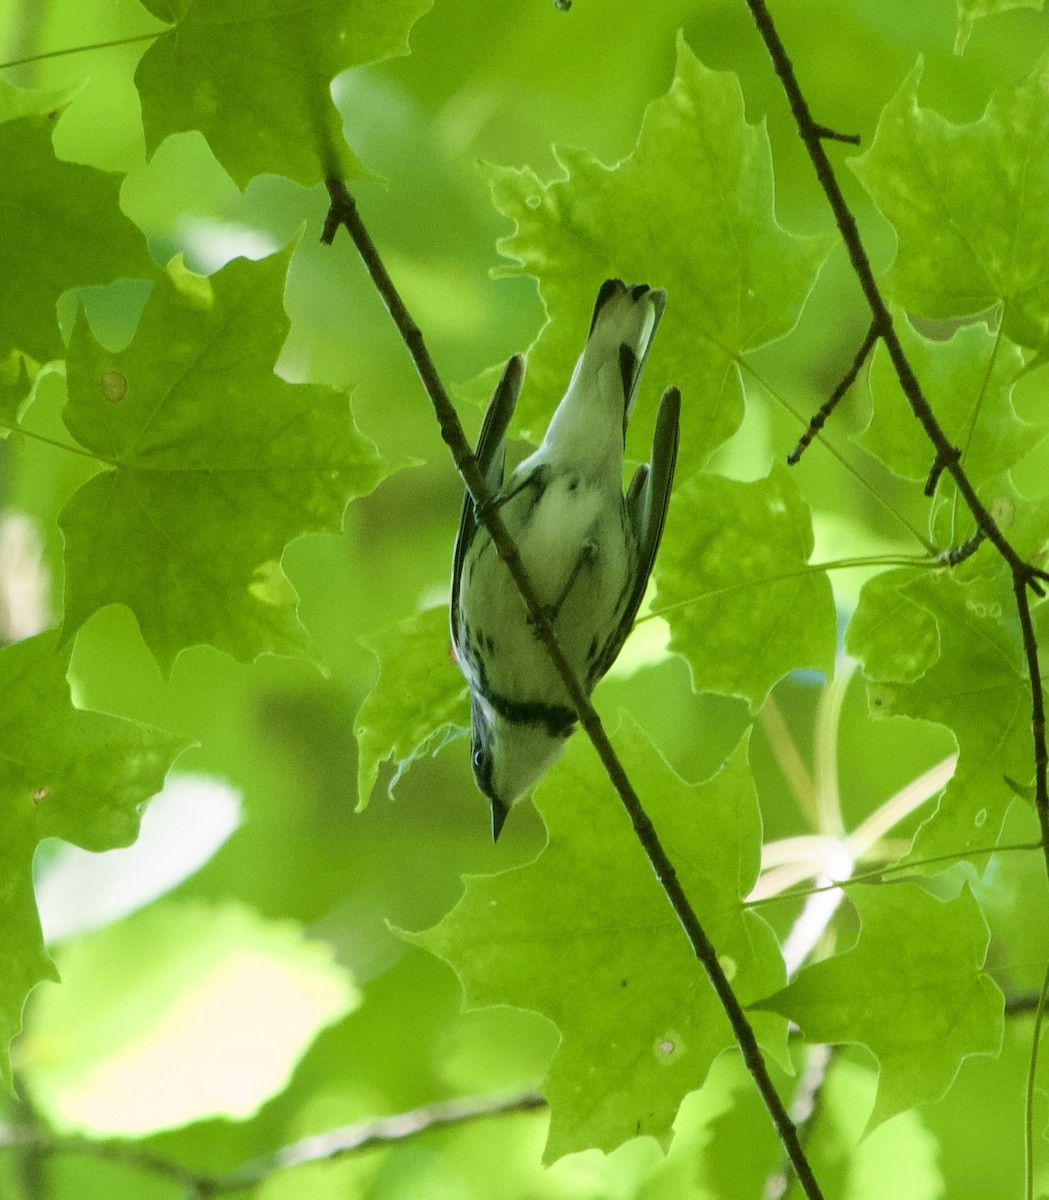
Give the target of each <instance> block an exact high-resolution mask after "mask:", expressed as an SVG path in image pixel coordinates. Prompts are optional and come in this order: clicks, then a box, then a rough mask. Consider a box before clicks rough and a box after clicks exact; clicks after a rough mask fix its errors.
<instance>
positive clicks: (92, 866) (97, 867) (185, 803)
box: [36, 775, 241, 945]
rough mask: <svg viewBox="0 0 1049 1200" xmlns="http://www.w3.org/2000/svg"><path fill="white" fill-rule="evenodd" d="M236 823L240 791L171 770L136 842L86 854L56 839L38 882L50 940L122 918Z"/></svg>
mask: <svg viewBox="0 0 1049 1200" xmlns="http://www.w3.org/2000/svg"><path fill="white" fill-rule="evenodd" d="M240 821H241V813H240V795H239V794H238V793H237V792H235V791H234V790H233V789H232V788H231V787H230V786H229V784H227V783H223V782H221V781H220V780H217V779H211V778H209V777H208V776H206V775H174V776H172V777H171V778H170V779H168V781H167V782H166V783H165V784H164V787H163V789H162V790H161V792H160V793H159V794H158V795H156V796H154V797H153V800H152V802H151V803H150V805H149V808H147V809H146V811H145V812H144V813H143V814H142V825H141V829H140V831H139V835H138V838H137V839H136V841H135V843H134V845H132V846H127V847H126V848H124V849H122V850H107V851H106V852H105V853H103V854H91V853H89V852H88V851H86V850H81V849H80V848H79V847H78V846H70V845H68V844H66V843H62V844H60V845H58V846H57V847H55V850H54V853H53V854H51V855H50V856H49V857H48V860H47V865H46V867H45V868H44V869H43V870H42V871H41V872H40V874H39V877H38V879H37V885H36V900H37V907H38V908H39V909H40V924H41V925H42V926H43V930H44V940H45V941H46V942H47V943H48V944H49V945H53V944H54V943H55V942H60V941H64V940H66V939H67V938H70V937H72V936H73V935H74V934H79V933H88V932H90V931H91V930H92V929H98V928H99V927H100V926H102V925H108V924H110V923H111V922H113V921H115V920H117V919H118V918H120V917H124V916H127V914H128V913H132V912H134V911H135V910H136V909H139V908H141V907H142V906H143V905H145V904H148V903H149V902H150V901H151V900H155V899H156V898H157V897H158V896H162V895H164V893H165V892H169V891H171V889H172V888H174V887H177V886H178V884H180V883H181V882H182V881H183V880H184V879H186V878H187V877H188V876H190V875H192V874H193V872H194V871H197V870H199V868H200V867H202V866H203V865H204V863H206V862H207V861H208V860H209V859H210V858H211V856H212V855H213V854H214V853H215V852H216V851H217V850H218V849H219V847H221V846H222V845H223V844H224V843H225V841H226V839H227V838H228V837H229V836H230V834H231V833H233V831H234V830H235V829H236V828H237V826H238V825H239V824H240Z"/></svg>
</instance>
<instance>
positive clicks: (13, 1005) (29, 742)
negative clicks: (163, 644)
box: [0, 632, 184, 1087]
mask: <svg viewBox="0 0 1049 1200" xmlns="http://www.w3.org/2000/svg"><path fill="white" fill-rule="evenodd" d="M55 642H56V638H55V635H54V633H53V632H49V633H44V634H41V635H40V636H39V637H35V638H30V639H29V640H28V641H24V642H18V643H17V644H15V645H13V646H5V647H3V648H2V649H0V696H3V700H4V702H3V705H2V706H0V832H2V836H0V879H3V887H2V889H0V961H2V962H3V963H4V964H5V968H4V970H3V972H0V1080H2V1081H3V1082H4V1083H6V1084H7V1086H8V1087H10V1085H11V1074H10V1068H9V1065H8V1057H7V1048H8V1045H9V1044H10V1041H11V1039H12V1037H13V1036H14V1035H15V1033H17V1032H18V1028H19V1025H20V1023H21V1015H22V1005H23V1003H24V1001H25V998H26V995H27V994H28V993H29V991H30V990H31V989H32V988H33V986H34V985H35V984H36V983H38V982H39V981H40V980H41V979H55V978H56V975H55V970H54V966H53V965H52V963H51V960H50V959H49V958H48V956H47V954H46V953H45V952H44V943H43V938H42V937H41V933H40V921H39V918H38V917H37V911H36V905H35V904H34V902H33V875H32V864H33V854H34V852H35V850H36V847H37V843H38V842H40V841H41V840H42V839H44V838H48V837H57V838H63V839H64V840H65V841H68V842H73V843H74V844H75V845H78V846H82V847H83V848H84V849H85V850H109V849H110V848H112V847H113V846H126V845H128V844H129V843H131V842H132V841H134V839H135V835H136V834H137V832H138V822H139V814H140V810H141V807H142V805H143V804H144V803H145V801H146V800H148V799H149V797H150V796H152V795H153V794H154V793H155V792H157V791H159V790H160V787H161V784H162V783H163V781H164V776H165V775H166V774H167V771H168V769H169V768H170V766H171V762H172V760H173V759H174V757H175V755H176V754H178V752H179V751H180V750H181V749H182V747H183V745H184V743H183V742H182V741H181V739H179V738H176V737H173V736H172V735H171V734H168V733H164V732H163V731H161V730H159V729H151V728H150V727H149V726H148V725H139V724H137V723H136V722H134V721H125V720H121V719H120V718H118V717H109V716H104V715H102V714H101V713H94V712H84V711H82V710H81V709H77V708H74V707H73V706H72V704H71V703H70V699H69V688H68V685H67V684H66V679H65V676H66V671H67V670H68V667H69V648H68V647H67V648H66V649H64V650H57V649H56V647H55Z"/></svg>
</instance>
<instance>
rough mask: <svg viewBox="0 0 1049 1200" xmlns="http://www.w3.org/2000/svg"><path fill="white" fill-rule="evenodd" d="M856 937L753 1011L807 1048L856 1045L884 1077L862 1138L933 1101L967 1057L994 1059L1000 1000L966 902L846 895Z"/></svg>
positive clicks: (905, 892) (865, 892)
mask: <svg viewBox="0 0 1049 1200" xmlns="http://www.w3.org/2000/svg"><path fill="white" fill-rule="evenodd" d="M849 899H850V900H851V901H852V903H853V905H854V906H855V908H856V911H857V913H858V914H859V917H860V921H861V930H860V937H859V940H858V942H857V943H856V945H855V946H853V947H852V948H851V949H850V950H846V951H845V952H844V953H843V954H838V955H835V956H834V957H833V958H829V959H826V960H824V961H823V962H820V963H816V964H814V965H813V966H810V967H805V968H803V969H802V970H801V971H800V972H799V973H798V976H797V978H796V979H795V980H794V981H793V982H792V983H790V984H788V985H787V987H786V988H784V989H783V990H782V991H781V992H778V993H777V994H776V995H775V996H772V997H770V998H769V999H768V1000H763V1001H762V1002H761V1003H760V1004H759V1005H757V1006H756V1007H758V1008H760V1009H766V1010H771V1011H773V1012H778V1013H782V1014H783V1016H785V1017H789V1018H790V1019H791V1020H793V1021H796V1022H797V1024H798V1025H800V1026H801V1029H802V1032H803V1033H804V1034H805V1037H806V1038H807V1039H808V1040H809V1041H812V1042H830V1043H835V1044H837V1043H844V1042H859V1043H860V1044H861V1045H864V1046H866V1047H867V1048H868V1049H869V1050H870V1051H871V1053H872V1054H873V1055H874V1056H875V1058H877V1060H878V1063H879V1066H880V1068H881V1072H880V1077H879V1081H878V1097H877V1100H876V1101H875V1104H874V1111H873V1112H872V1113H871V1117H870V1121H869V1122H868V1125H867V1128H868V1129H873V1128H874V1127H875V1126H877V1125H880V1124H881V1122H883V1121H886V1120H888V1119H889V1117H892V1116H895V1115H896V1114H897V1113H901V1112H904V1111H906V1110H907V1109H909V1108H913V1107H914V1105H916V1104H929V1103H931V1102H932V1101H934V1100H938V1099H939V1098H940V1097H941V1096H942V1095H943V1094H944V1092H946V1091H947V1088H948V1087H949V1086H950V1084H951V1082H952V1081H953V1080H954V1077H955V1076H956V1075H957V1073H958V1068H959V1066H960V1065H961V1063H962V1060H963V1059H965V1058H966V1057H968V1056H969V1055H973V1054H990V1055H994V1054H997V1053H998V1050H999V1048H1000V1046H1001V1042H1002V1018H1003V1003H1002V993H1001V991H1000V989H999V988H998V986H997V985H996V984H995V983H994V982H993V980H992V979H991V978H990V976H988V975H985V974H984V973H983V971H982V970H981V968H982V967H983V963H984V958H985V956H986V953H987V942H988V937H989V935H988V932H987V924H986V922H985V921H984V919H983V916H982V914H981V913H980V909H979V906H978V905H977V903H976V901H975V900H974V899H973V897H972V893H971V892H970V891H969V890H968V889H967V888H965V889H963V890H962V892H961V893H960V894H959V896H958V898H957V899H956V900H951V901H948V902H946V903H945V902H943V901H941V900H938V899H936V898H935V897H933V896H930V895H929V894H928V893H927V892H925V891H923V890H922V889H921V888H919V887H917V886H916V885H914V884H909V883H900V884H892V885H889V886H881V887H859V886H857V887H853V888H850V889H849Z"/></svg>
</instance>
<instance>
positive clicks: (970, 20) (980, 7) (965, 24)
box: [954, 0, 1044, 54]
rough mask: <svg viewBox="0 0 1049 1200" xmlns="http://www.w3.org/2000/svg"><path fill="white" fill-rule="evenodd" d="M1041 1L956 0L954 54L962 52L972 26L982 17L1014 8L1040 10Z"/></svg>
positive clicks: (992, 15) (996, 14)
mask: <svg viewBox="0 0 1049 1200" xmlns="http://www.w3.org/2000/svg"><path fill="white" fill-rule="evenodd" d="M1043 3H1044V0H957V4H958V30H957V32H956V33H955V35H954V52H955V54H962V53H964V51H965V47H966V46H967V45H968V42H969V37H970V35H971V34H972V31H973V26H974V25H975V24H976V22H977V21H979V20H981V19H982V18H985V17H995V16H998V14H999V13H1005V12H1009V11H1010V10H1012V9H1014V8H1033V9H1035V10H1036V11H1037V12H1041V11H1042V5H1043Z"/></svg>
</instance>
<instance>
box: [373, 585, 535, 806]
mask: <svg viewBox="0 0 1049 1200" xmlns="http://www.w3.org/2000/svg"><path fill="white" fill-rule="evenodd" d="M362 642H363V644H364V645H365V646H367V648H368V649H369V650H371V651H372V653H373V654H374V655H375V657H376V658H377V659H378V660H379V678H378V679H377V680H376V682H375V686H374V687H373V688H372V690H371V691H370V692H369V693H368V695H367V696H365V698H364V703H363V704H362V705H361V707H360V710H359V711H358V713H357V746H358V750H359V752H360V758H359V760H358V765H357V789H358V794H357V803H358V807H359V808H363V807H364V806H365V805H366V804H367V803H368V800H369V799H370V798H371V794H372V789H373V788H374V787H375V780H376V779H377V778H378V773H379V764H380V763H382V762H384V761H385V760H386V759H393V761H394V764H395V766H396V774H395V776H394V779H393V781H391V783H390V787H391V788H392V787H393V785H394V783H396V781H397V779H399V778H400V776H401V774H402V772H404V771H406V770H407V769H408V767H409V766H410V765H411V764H412V763H413V762H414V761H415V759H417V758H419V757H420V756H421V755H423V754H425V753H427V752H428V751H429V750H430V749H436V748H437V747H438V746H439V745H440V744H441V743H442V742H443V741H444V740H446V739H447V737H448V736H449V733H450V732H452V731H454V730H455V729H461V728H464V727H465V726H467V725H469V723H470V710H469V706H468V704H467V702H466V684H465V681H464V680H463V677H462V675H461V674H460V673H459V668H458V667H457V666H456V665H455V663H454V661H453V660H452V656H451V635H450V633H449V631H448V609H447V608H445V607H444V606H443V605H441V606H440V607H439V608H428V609H427V610H426V611H425V612H422V613H419V615H418V616H415V617H410V618H409V619H408V620H407V621H402V622H400V624H399V625H395V626H394V627H393V628H392V629H388V630H385V631H384V632H382V633H381V634H377V635H373V636H372V637H370V638H364V639H362ZM541 652H542V651H541V650H540V653H541Z"/></svg>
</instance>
